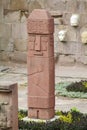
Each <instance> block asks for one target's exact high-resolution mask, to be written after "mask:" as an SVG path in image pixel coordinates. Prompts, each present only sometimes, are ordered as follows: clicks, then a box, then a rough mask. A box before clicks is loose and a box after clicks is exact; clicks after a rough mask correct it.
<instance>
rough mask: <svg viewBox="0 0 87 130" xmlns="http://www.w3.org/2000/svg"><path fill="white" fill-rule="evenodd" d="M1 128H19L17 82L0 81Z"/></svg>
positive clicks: (12, 129) (13, 129)
mask: <svg viewBox="0 0 87 130" xmlns="http://www.w3.org/2000/svg"><path fill="white" fill-rule="evenodd" d="M0 129H1V130H2V129H8V130H18V92H17V84H11V83H3V84H2V83H0Z"/></svg>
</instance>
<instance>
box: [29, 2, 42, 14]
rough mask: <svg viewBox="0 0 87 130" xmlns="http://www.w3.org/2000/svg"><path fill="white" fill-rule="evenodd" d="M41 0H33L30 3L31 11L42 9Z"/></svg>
mask: <svg viewBox="0 0 87 130" xmlns="http://www.w3.org/2000/svg"><path fill="white" fill-rule="evenodd" d="M41 8H42V6H41V2H40V1H38V0H33V1H31V2H30V3H29V5H28V10H29V13H31V12H32V11H33V10H34V9H41Z"/></svg>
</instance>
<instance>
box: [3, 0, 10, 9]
mask: <svg viewBox="0 0 87 130" xmlns="http://www.w3.org/2000/svg"><path fill="white" fill-rule="evenodd" d="M2 4H3V9H9V8H10V0H2Z"/></svg>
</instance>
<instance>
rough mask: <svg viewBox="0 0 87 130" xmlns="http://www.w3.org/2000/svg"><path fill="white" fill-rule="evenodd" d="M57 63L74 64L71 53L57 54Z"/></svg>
mask: <svg viewBox="0 0 87 130" xmlns="http://www.w3.org/2000/svg"><path fill="white" fill-rule="evenodd" d="M58 63H59V65H60V66H71V65H74V64H75V59H74V57H73V56H72V55H68V56H66V55H59V59H58Z"/></svg>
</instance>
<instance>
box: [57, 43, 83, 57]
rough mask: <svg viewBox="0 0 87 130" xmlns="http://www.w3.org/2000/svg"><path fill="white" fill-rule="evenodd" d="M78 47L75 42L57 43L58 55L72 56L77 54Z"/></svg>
mask: <svg viewBox="0 0 87 130" xmlns="http://www.w3.org/2000/svg"><path fill="white" fill-rule="evenodd" d="M79 49H80V46H79V43H77V42H66V43H62V42H58V53H59V54H68V55H71V54H72V55H73V54H77V53H78V52H79Z"/></svg>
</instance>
